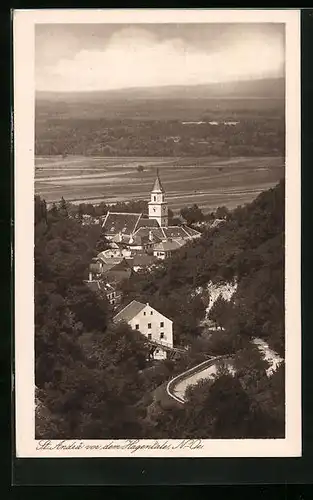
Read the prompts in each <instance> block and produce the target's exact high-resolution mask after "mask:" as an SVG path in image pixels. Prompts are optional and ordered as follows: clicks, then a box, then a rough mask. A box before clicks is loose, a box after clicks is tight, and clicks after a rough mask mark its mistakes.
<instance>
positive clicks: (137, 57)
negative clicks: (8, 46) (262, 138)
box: [35, 23, 284, 91]
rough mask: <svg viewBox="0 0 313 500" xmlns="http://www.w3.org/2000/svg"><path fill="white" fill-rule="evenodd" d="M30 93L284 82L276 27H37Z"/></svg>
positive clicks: (280, 34)
mask: <svg viewBox="0 0 313 500" xmlns="http://www.w3.org/2000/svg"><path fill="white" fill-rule="evenodd" d="M35 54H36V63H35V65H36V68H35V69H36V88H37V90H49V91H84V90H107V89H118V88H127V87H151V86H160V85H193V84H202V83H209V82H220V81H232V80H242V79H248V78H260V77H272V76H283V73H284V26H283V25H282V24H274V23H271V24H269V23H266V24H250V23H249V24H246V23H245V24H141V25H139V24H136V25H134V24H133V25H125V24H123V25H122V24H120V25H118V24H97V25H94V24H76V25H70V24H67V25H66V24H63V25H57V24H55V25H48V24H45V25H44V24H41V25H37V26H36V40H35Z"/></svg>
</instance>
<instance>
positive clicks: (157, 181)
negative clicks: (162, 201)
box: [152, 168, 164, 193]
mask: <svg viewBox="0 0 313 500" xmlns="http://www.w3.org/2000/svg"><path fill="white" fill-rule="evenodd" d="M152 191H153V192H154V191H158V192H159V193H164V189H163V186H162V184H161V180H160V177H159V169H158V168H157V169H156V179H155V182H154V186H153V189H152Z"/></svg>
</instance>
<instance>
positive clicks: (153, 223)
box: [137, 217, 159, 229]
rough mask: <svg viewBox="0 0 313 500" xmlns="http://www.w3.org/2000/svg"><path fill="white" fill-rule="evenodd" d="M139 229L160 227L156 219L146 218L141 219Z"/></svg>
mask: <svg viewBox="0 0 313 500" xmlns="http://www.w3.org/2000/svg"><path fill="white" fill-rule="evenodd" d="M139 227H159V224H158V221H157V220H156V219H145V218H144V217H141V219H140V220H139V222H138V224H137V229H138V228H139Z"/></svg>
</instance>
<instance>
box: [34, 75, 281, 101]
mask: <svg viewBox="0 0 313 500" xmlns="http://www.w3.org/2000/svg"><path fill="white" fill-rule="evenodd" d="M284 97H285V79H284V78H268V79H259V80H244V81H236V82H226V83H210V84H202V85H188V86H183V85H175V86H163V87H142V88H128V89H118V90H106V91H94V92H90V91H86V92H42V91H37V92H36V99H37V100H48V101H64V100H65V101H76V102H77V101H84V100H86V99H88V100H91V101H98V100H99V101H106V100H114V99H116V100H152V99H153V100H155V99H217V98H220V99H266V98H267V99H284Z"/></svg>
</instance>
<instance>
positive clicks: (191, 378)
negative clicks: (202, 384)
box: [166, 356, 224, 404]
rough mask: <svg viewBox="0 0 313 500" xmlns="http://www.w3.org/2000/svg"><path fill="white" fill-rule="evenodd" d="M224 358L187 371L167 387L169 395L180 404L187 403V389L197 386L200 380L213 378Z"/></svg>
mask: <svg viewBox="0 0 313 500" xmlns="http://www.w3.org/2000/svg"><path fill="white" fill-rule="evenodd" d="M223 358H224V356H216V357H212V358H211V359H209V360H206V361H203V362H202V363H200V364H198V365H196V366H194V367H193V368H190V369H189V370H186V371H184V372H182V373H180V374H179V375H177V376H176V377H174V378H173V379H172V380H170V381H169V382H168V384H167V386H166V392H167V394H168V395H169V396H170V397H171V398H172V399H175V401H177V402H178V403H181V404H184V403H185V402H186V399H185V393H186V389H187V387H189V386H191V385H195V384H197V383H198V382H199V381H200V380H204V379H209V378H212V377H213V376H214V375H215V373H216V372H217V367H218V363H219V361H220V360H222V359H223Z"/></svg>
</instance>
